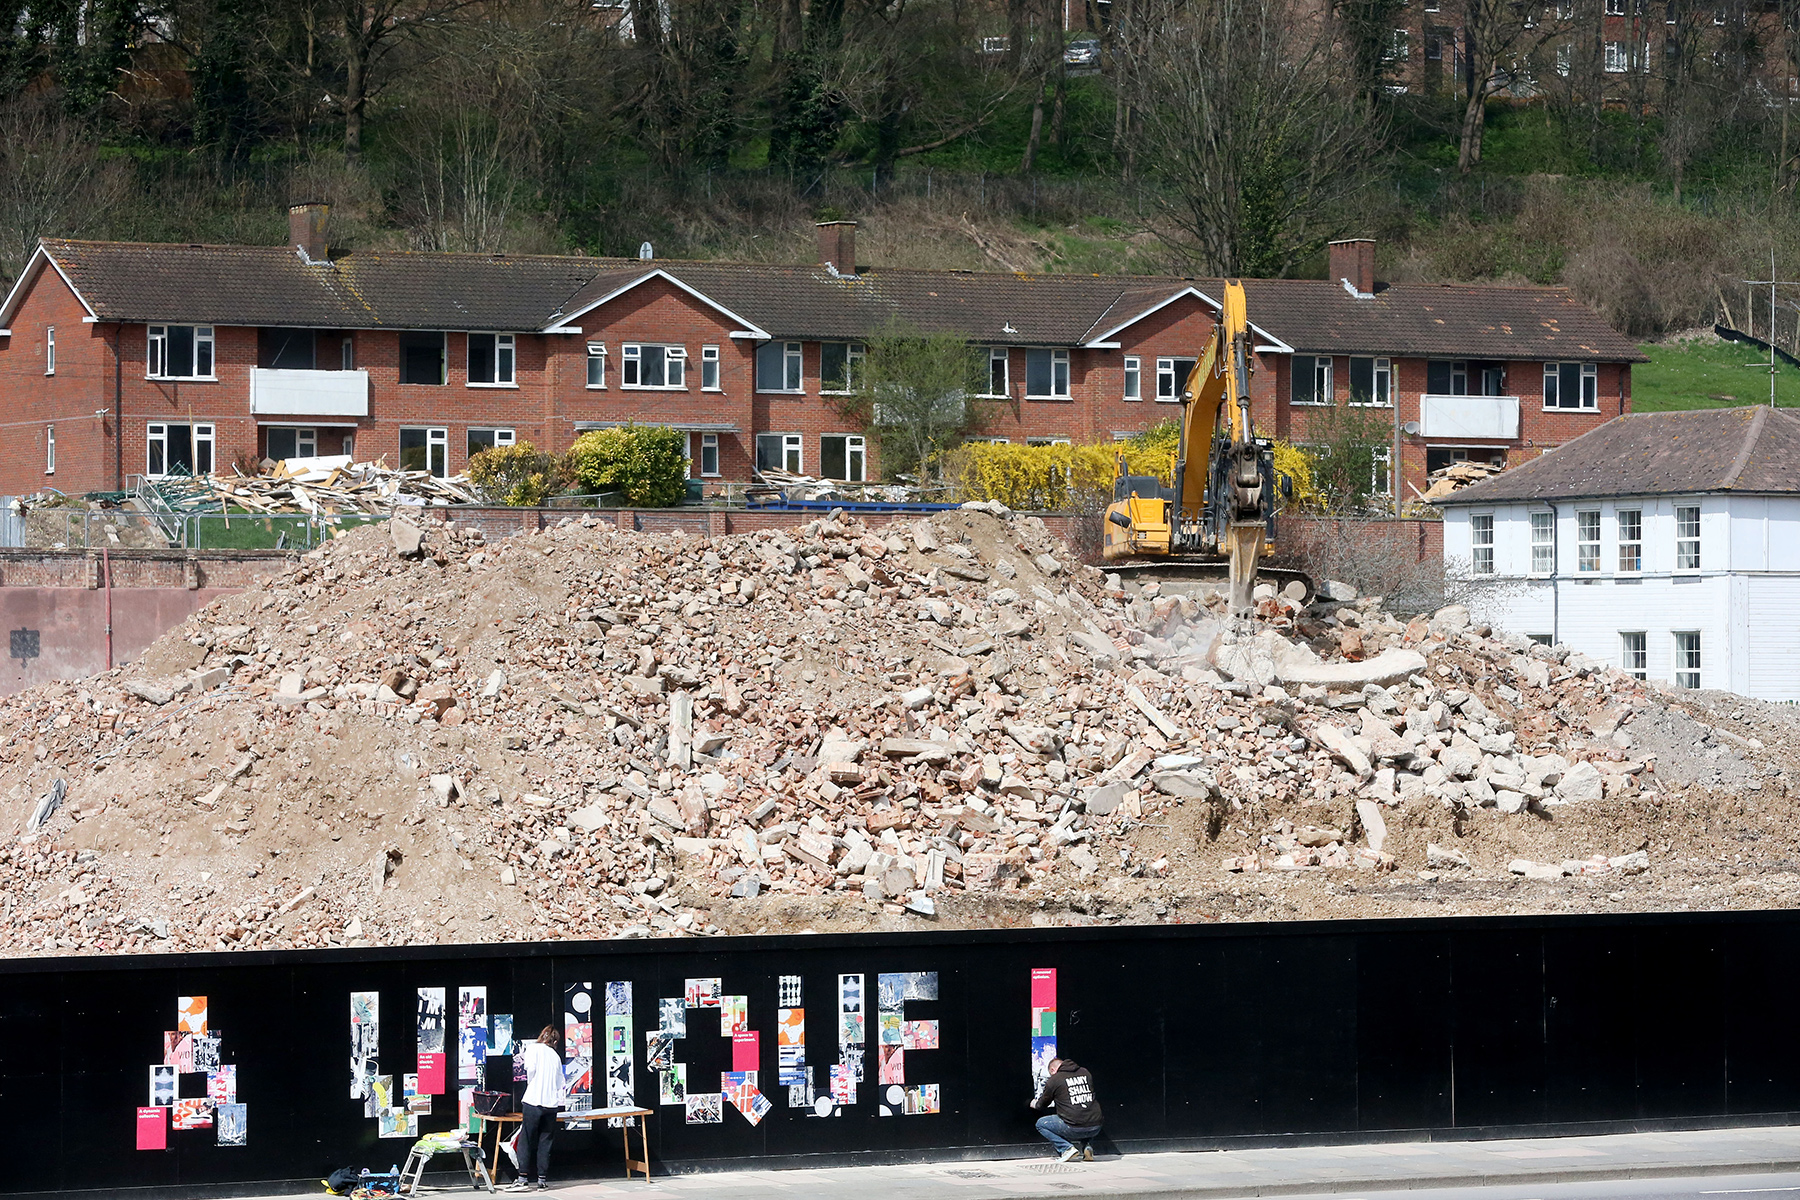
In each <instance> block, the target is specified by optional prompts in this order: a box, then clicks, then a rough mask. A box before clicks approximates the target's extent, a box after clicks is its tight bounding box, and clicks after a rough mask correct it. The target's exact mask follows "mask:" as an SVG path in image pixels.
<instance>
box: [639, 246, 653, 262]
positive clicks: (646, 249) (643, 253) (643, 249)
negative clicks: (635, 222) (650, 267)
mask: <svg viewBox="0 0 1800 1200" xmlns="http://www.w3.org/2000/svg"><path fill="white" fill-rule="evenodd" d="M638 257H639V258H641V259H643V260H644V261H645V262H648V261H650V260H651V259H653V258H655V257H656V251H655V249H654V248H652V247H651V245H650V243H649V242H645V243H644V244H643V245H641V246H639V247H638Z"/></svg>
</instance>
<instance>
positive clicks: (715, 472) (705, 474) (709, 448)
mask: <svg viewBox="0 0 1800 1200" xmlns="http://www.w3.org/2000/svg"><path fill="white" fill-rule="evenodd" d="M713 349H715V350H716V349H718V347H716V346H715V347H713ZM702 361H704V360H702ZM714 361H715V362H716V361H717V360H716V359H715V360H714ZM694 437H698V438H699V439H700V476H701V478H703V479H717V478H718V477H719V476H720V475H722V474H723V473H724V472H722V471H720V470H719V435H718V434H716V433H700V434H693V435H691V436H690V438H689V441H690V444H691V442H692V439H693V438H694ZM708 455H711V456H712V469H711V470H710V471H709V470H707V468H706V459H707V456H708Z"/></svg>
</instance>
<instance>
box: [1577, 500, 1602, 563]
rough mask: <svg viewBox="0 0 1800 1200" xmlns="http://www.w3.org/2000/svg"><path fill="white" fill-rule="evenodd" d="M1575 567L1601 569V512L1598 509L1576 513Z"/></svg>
mask: <svg viewBox="0 0 1800 1200" xmlns="http://www.w3.org/2000/svg"><path fill="white" fill-rule="evenodd" d="M1575 569H1576V570H1577V571H1598V570H1599V569H1600V513H1599V511H1598V510H1594V511H1591V512H1578V513H1576V514H1575Z"/></svg>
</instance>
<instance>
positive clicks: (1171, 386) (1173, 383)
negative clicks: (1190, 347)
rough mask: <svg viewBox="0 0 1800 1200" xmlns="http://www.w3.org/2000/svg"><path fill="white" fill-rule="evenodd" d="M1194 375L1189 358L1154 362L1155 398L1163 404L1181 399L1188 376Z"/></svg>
mask: <svg viewBox="0 0 1800 1200" xmlns="http://www.w3.org/2000/svg"><path fill="white" fill-rule="evenodd" d="M1193 373H1194V360H1193V359H1191V358H1159V359H1157V360H1156V398H1157V400H1158V401H1160V402H1162V403H1165V404H1172V403H1174V402H1175V401H1177V400H1179V399H1181V393H1182V392H1183V391H1184V390H1185V389H1186V388H1187V381H1188V376H1190V375H1192V374H1193Z"/></svg>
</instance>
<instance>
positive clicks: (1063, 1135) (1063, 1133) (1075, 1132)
mask: <svg viewBox="0 0 1800 1200" xmlns="http://www.w3.org/2000/svg"><path fill="white" fill-rule="evenodd" d="M1037 1131H1038V1132H1039V1133H1041V1134H1043V1135H1044V1140H1045V1141H1047V1142H1049V1143H1050V1144H1051V1145H1052V1146H1055V1147H1056V1152H1057V1153H1058V1154H1062V1153H1064V1152H1065V1151H1067V1150H1068V1149H1070V1147H1072V1146H1073V1145H1074V1144H1075V1143H1076V1142H1086V1141H1090V1140H1092V1139H1093V1138H1096V1137H1098V1136H1099V1135H1100V1126H1098V1125H1071V1124H1069V1123H1068V1122H1067V1121H1065V1120H1063V1119H1062V1118H1061V1117H1059V1116H1057V1115H1056V1114H1055V1113H1046V1114H1045V1115H1044V1116H1041V1117H1039V1118H1038V1120H1037Z"/></svg>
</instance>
